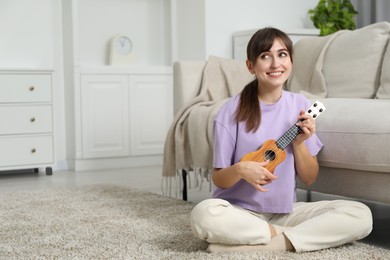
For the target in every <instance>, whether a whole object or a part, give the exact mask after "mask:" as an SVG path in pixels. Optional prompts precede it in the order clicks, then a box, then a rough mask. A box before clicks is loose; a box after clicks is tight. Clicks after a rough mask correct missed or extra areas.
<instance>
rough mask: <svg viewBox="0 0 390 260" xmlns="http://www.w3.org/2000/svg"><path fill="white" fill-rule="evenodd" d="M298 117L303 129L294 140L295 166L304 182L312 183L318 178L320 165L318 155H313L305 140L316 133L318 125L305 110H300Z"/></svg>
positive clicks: (299, 124)
mask: <svg viewBox="0 0 390 260" xmlns="http://www.w3.org/2000/svg"><path fill="white" fill-rule="evenodd" d="M298 119H299V121H298V123H297V125H298V126H299V127H300V128H301V129H302V133H300V134H299V135H298V136H297V137H296V138H295V139H294V141H293V142H292V146H293V151H294V160H295V168H296V170H297V174H298V176H299V178H300V179H301V180H302V182H303V183H305V184H306V185H311V184H313V183H314V182H315V181H316V179H317V176H318V170H319V166H318V161H317V157H316V156H314V157H313V156H311V154H310V153H309V151H308V150H307V147H306V145H305V143H304V141H305V140H307V139H308V138H310V137H311V136H312V135H313V134H314V133H315V131H316V125H315V122H314V119H313V118H312V117H311V116H310V115H306V114H305V112H304V111H303V110H302V111H301V112H300V115H299V118H298ZM302 119H303V120H302Z"/></svg>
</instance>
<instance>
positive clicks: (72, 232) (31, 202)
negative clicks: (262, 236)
mask: <svg viewBox="0 0 390 260" xmlns="http://www.w3.org/2000/svg"><path fill="white" fill-rule="evenodd" d="M192 207H193V204H191V203H187V202H183V201H181V200H176V199H172V198H167V197H163V196H159V195H156V194H152V193H145V192H140V191H137V190H132V189H127V188H122V187H117V186H108V185H98V186H82V187H79V188H63V189H52V190H45V191H34V192H12V193H2V194H0V259H8V258H14V259H26V258H29V259H36V258H39V259H46V258H50V259H53V258H60V259H75V258H77V259H321V260H322V259H332V260H333V259H354V260H356V259H390V250H385V249H381V248H377V247H373V246H369V245H366V244H362V243H354V244H350V245H347V246H343V247H340V248H335V249H328V250H322V251H318V252H309V253H300V254H298V253H287V252H286V253H278V252H250V253H221V254H208V253H206V252H204V250H205V249H206V247H207V244H206V243H204V242H202V241H200V240H198V239H197V238H195V237H194V236H193V235H192V234H191V232H190V227H189V223H188V216H189V214H190V211H191V208H192Z"/></svg>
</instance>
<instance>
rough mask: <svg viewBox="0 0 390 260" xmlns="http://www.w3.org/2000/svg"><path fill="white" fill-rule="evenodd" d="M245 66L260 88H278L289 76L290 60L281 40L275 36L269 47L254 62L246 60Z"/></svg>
mask: <svg viewBox="0 0 390 260" xmlns="http://www.w3.org/2000/svg"><path fill="white" fill-rule="evenodd" d="M247 66H248V69H249V71H250V72H251V73H252V74H255V75H256V78H257V80H258V82H259V85H260V86H261V87H262V88H278V87H282V86H283V84H284V82H285V81H286V80H287V79H288V77H289V76H290V73H291V69H292V62H291V57H290V54H289V53H288V51H287V48H286V46H285V45H284V43H283V41H282V40H280V39H279V38H276V39H275V40H274V43H273V45H272V47H271V49H269V50H268V51H266V52H263V53H261V54H260V55H259V56H258V57H257V58H256V62H255V64H252V62H250V61H248V60H247Z"/></svg>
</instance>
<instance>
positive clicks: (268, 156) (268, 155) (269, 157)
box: [264, 150, 276, 161]
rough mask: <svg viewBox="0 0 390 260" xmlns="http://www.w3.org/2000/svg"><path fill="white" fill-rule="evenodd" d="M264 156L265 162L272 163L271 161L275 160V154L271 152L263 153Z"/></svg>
mask: <svg viewBox="0 0 390 260" xmlns="http://www.w3.org/2000/svg"><path fill="white" fill-rule="evenodd" d="M264 156H265V159H266V160H270V161H273V160H275V157H276V153H275V152H274V151H272V150H267V151H265V153H264Z"/></svg>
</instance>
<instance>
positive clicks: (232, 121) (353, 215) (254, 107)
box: [191, 28, 372, 252]
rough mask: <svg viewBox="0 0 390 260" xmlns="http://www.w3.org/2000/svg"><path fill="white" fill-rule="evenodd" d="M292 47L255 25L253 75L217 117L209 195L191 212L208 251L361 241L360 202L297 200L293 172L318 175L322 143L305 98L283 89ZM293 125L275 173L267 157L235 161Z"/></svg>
mask: <svg viewBox="0 0 390 260" xmlns="http://www.w3.org/2000/svg"><path fill="white" fill-rule="evenodd" d="M292 48H293V46H292V42H291V40H290V39H289V37H288V36H287V35H286V34H285V33H283V32H282V31H280V30H278V29H275V28H264V29H261V30H259V31H257V32H256V33H255V34H254V35H253V36H252V38H251V40H250V41H249V43H248V47H247V61H246V65H247V67H248V70H249V71H250V73H252V74H254V75H255V80H254V81H253V82H251V83H249V84H248V85H247V86H245V88H244V89H243V91H242V92H241V93H240V94H239V95H237V96H234V97H232V98H231V99H230V100H228V101H227V102H226V103H225V104H224V106H223V107H222V108H221V110H220V111H219V113H218V115H217V116H216V118H215V121H214V139H213V142H214V146H213V147H214V152H213V153H214V162H213V165H214V170H213V175H212V181H213V183H214V185H215V189H214V193H213V198H212V199H208V200H205V201H202V202H201V203H199V204H198V205H197V206H195V207H194V209H193V211H192V213H191V229H192V231H193V233H194V234H195V235H196V236H198V237H199V238H201V239H204V240H206V241H208V242H209V243H210V245H209V247H208V251H209V252H216V251H232V250H234V251H242V250H262V249H264V250H285V251H297V252H301V251H312V250H319V249H323V248H329V247H335V246H339V245H342V244H345V243H348V242H351V241H355V240H358V239H362V238H364V237H365V236H367V235H368V234H369V233H370V232H371V230H372V215H371V212H370V210H369V208H368V207H367V206H365V205H364V204H362V203H359V202H353V201H346V200H335V201H319V202H307V203H305V202H296V194H295V183H296V179H295V178H296V177H298V178H300V179H301V181H302V182H304V183H305V184H308V185H310V184H312V183H313V182H314V181H315V180H316V178H317V175H318V169H319V166H318V162H317V157H316V155H317V153H318V152H319V151H320V150H321V148H322V143H321V141H320V140H319V138H318V137H317V136H316V134H315V132H316V125H315V121H314V119H313V118H312V117H311V116H310V115H307V114H305V112H304V110H306V109H307V108H309V107H310V105H311V102H310V101H309V100H308V99H306V98H305V97H304V96H302V95H299V94H296V93H292V92H288V91H284V90H283V84H284V83H285V82H286V80H287V79H288V77H289V75H290V73H291V69H292V51H293V50H292ZM296 122H298V123H296ZM294 124H296V125H297V126H299V127H300V128H301V132H300V134H299V135H298V136H297V137H296V138H295V139H294V140H293V141H292V143H291V144H290V145H289V146H288V147H287V148H286V149H285V151H286V154H287V156H286V158H285V159H284V160H283V162H282V163H280V164H279V165H278V166H277V167H276V169H275V170H274V172H273V173H271V172H270V171H268V170H267V169H266V165H267V164H268V163H269V162H268V161H266V162H254V161H240V159H241V158H242V157H243V156H244V155H245V154H247V153H250V152H253V151H256V150H258V149H259V147H260V146H261V144H263V143H264V142H265V141H266V140H268V139H274V140H277V139H278V138H279V137H281V136H282V135H283V134H284V133H285V132H286V131H287V130H288V129H289V128H290V127H291V126H292V125H294Z"/></svg>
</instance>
